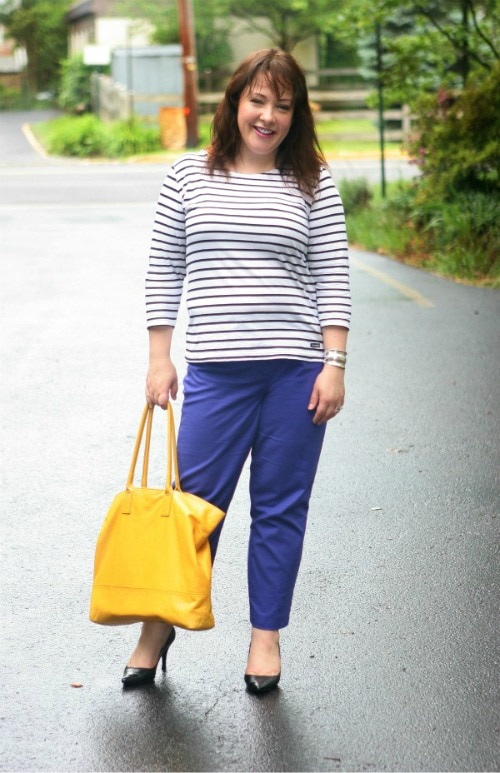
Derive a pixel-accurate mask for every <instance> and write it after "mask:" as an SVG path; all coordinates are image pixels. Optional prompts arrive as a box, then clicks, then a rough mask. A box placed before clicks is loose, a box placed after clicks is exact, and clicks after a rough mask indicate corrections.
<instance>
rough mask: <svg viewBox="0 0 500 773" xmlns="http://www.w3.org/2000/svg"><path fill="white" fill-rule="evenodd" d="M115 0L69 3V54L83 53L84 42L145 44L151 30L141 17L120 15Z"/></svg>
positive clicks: (112, 45)
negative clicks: (131, 17) (132, 17)
mask: <svg viewBox="0 0 500 773" xmlns="http://www.w3.org/2000/svg"><path fill="white" fill-rule="evenodd" d="M116 6H117V4H116V2H115V0H79V2H76V3H73V5H72V6H71V7H70V9H69V11H68V13H67V15H66V19H67V21H68V25H69V31H68V52H69V56H74V55H75V54H80V53H83V52H84V50H85V47H86V46H89V45H94V46H100V47H102V48H108V49H109V50H110V51H112V50H113V49H115V48H125V47H129V46H134V47H136V46H147V45H149V42H150V35H151V32H152V29H153V28H152V26H151V24H150V23H149V22H148V21H147V20H145V19H130V18H127V17H124V16H120V15H119V12H118V11H117V7H116Z"/></svg>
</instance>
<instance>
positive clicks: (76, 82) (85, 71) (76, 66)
mask: <svg viewBox="0 0 500 773" xmlns="http://www.w3.org/2000/svg"><path fill="white" fill-rule="evenodd" d="M102 69H103V68H102V67H99V68H97V67H93V66H89V65H86V64H84V61H83V57H82V55H81V54H77V55H76V56H72V57H70V58H69V59H65V60H64V61H63V62H62V63H61V81H60V90H59V104H60V106H61V107H62V108H63V109H64V110H66V111H67V112H69V113H75V114H77V115H81V114H82V113H86V112H88V111H89V110H90V107H91V102H92V97H91V76H92V73H93V72H96V70H99V71H102ZM105 69H107V68H105Z"/></svg>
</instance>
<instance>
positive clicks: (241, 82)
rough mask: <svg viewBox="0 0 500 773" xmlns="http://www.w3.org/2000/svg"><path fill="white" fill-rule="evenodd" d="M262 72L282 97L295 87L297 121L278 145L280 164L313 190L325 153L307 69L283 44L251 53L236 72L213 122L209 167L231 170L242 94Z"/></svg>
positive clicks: (305, 190) (310, 192)
mask: <svg viewBox="0 0 500 773" xmlns="http://www.w3.org/2000/svg"><path fill="white" fill-rule="evenodd" d="M260 77H264V78H265V80H266V81H267V83H268V85H269V88H271V89H272V91H273V92H274V94H275V95H276V97H277V99H280V98H281V97H282V96H283V93H284V92H285V91H286V90H289V91H291V93H292V100H293V105H292V107H293V115H292V122H291V125H290V130H289V132H288V134H287V136H286V137H285V139H284V140H283V142H282V143H281V145H280V146H279V148H278V152H277V157H276V164H277V167H278V169H279V170H280V172H281V173H282V175H283V176H284V177H292V178H293V179H294V180H295V181H296V183H297V185H298V187H299V188H300V190H301V191H302V192H303V193H305V194H307V195H309V196H312V195H313V194H314V190H315V188H316V185H317V184H318V181H319V175H320V167H321V165H322V164H325V163H326V162H325V157H324V156H323V153H322V151H321V148H320V146H319V142H318V137H317V134H316V127H315V124H314V118H313V114H312V111H311V107H310V104H309V96H308V93H307V85H306V79H305V76H304V73H303V71H302V69H301V68H300V67H299V65H298V64H297V62H296V60H295V59H294V58H293V56H292V55H291V54H289V53H288V52H287V51H282V50H280V49H279V48H265V49H262V50H261V51H256V52H255V53H253V54H250V56H248V57H247V58H246V59H244V60H243V62H241V64H240V65H239V66H238V67H237V68H236V70H235V72H234V73H233V75H232V77H231V79H230V81H229V83H228V85H227V87H226V91H225V94H224V98H223V100H222V102H221V103H220V104H219V106H218V107H217V110H216V112H215V116H214V119H213V122H212V135H211V144H210V146H209V148H208V157H207V166H208V169H209V171H210V173H211V174H213V172H214V171H215V170H216V169H218V170H221V171H224V172H227V173H228V172H229V168H230V166H231V164H232V163H234V161H235V160H236V157H237V155H238V153H239V150H240V144H241V136H240V132H239V129H238V121H237V117H238V105H239V101H240V97H241V95H242V93H243V92H244V91H245V89H246V88H247V87H249V88H251V87H252V85H253V84H254V83H255V81H256V80H257V79H258V78H260Z"/></svg>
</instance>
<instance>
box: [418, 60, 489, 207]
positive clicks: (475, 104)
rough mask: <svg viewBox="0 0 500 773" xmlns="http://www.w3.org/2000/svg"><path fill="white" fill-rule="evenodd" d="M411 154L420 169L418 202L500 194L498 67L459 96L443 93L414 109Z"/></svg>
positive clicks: (425, 98)
mask: <svg viewBox="0 0 500 773" xmlns="http://www.w3.org/2000/svg"><path fill="white" fill-rule="evenodd" d="M414 113H415V116H416V118H415V125H416V134H415V137H414V138H413V140H412V142H410V143H409V151H410V153H411V154H412V155H413V156H414V158H415V160H416V162H417V163H418V164H419V166H420V167H421V169H422V172H423V178H422V183H421V186H420V198H421V199H422V200H423V199H424V198H425V197H427V196H429V195H430V196H431V197H432V198H433V199H436V198H437V197H441V198H443V199H445V200H452V199H453V198H454V197H455V196H456V195H457V194H459V193H460V192H461V191H464V190H465V191H482V192H484V193H492V194H497V195H498V193H499V192H500V171H499V170H500V64H498V65H497V66H496V67H495V68H494V69H493V71H492V72H491V73H490V75H489V76H488V77H487V78H485V79H484V80H483V81H482V82H481V83H479V84H472V85H471V86H468V87H467V88H466V89H464V91H462V92H461V93H460V94H458V95H454V94H452V93H450V92H446V91H441V92H439V93H438V94H437V97H436V95H426V96H424V97H423V98H422V99H421V100H420V101H419V102H418V103H417V105H416V107H415V110H414Z"/></svg>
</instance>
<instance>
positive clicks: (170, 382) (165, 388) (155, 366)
mask: <svg viewBox="0 0 500 773" xmlns="http://www.w3.org/2000/svg"><path fill="white" fill-rule="evenodd" d="M177 389H178V381H177V370H176V368H175V365H174V363H173V362H172V360H171V359H170V357H167V356H165V357H162V358H161V359H155V360H153V361H150V363H149V368H148V372H147V376H146V400H147V403H148V405H151V406H153V405H159V406H160V408H163V409H164V410H165V409H166V407H167V405H168V401H169V398H172V400H175V399H176V397H177Z"/></svg>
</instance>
